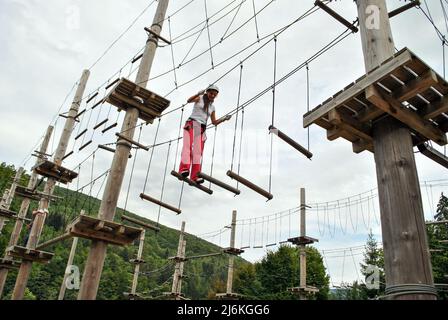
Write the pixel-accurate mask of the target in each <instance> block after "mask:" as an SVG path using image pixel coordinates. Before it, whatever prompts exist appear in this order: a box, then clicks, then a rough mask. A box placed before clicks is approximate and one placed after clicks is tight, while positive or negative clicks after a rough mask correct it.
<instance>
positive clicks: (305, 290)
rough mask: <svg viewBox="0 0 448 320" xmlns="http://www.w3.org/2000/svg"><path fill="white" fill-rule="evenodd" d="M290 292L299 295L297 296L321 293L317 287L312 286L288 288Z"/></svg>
mask: <svg viewBox="0 0 448 320" xmlns="http://www.w3.org/2000/svg"><path fill="white" fill-rule="evenodd" d="M288 291H289V292H292V293H297V294H301V293H317V292H319V289H317V288H316V287H312V286H306V287H295V288H288Z"/></svg>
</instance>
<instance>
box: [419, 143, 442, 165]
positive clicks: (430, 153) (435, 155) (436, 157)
mask: <svg viewBox="0 0 448 320" xmlns="http://www.w3.org/2000/svg"><path fill="white" fill-rule="evenodd" d="M417 148H418V150H419V151H420V153H421V154H423V155H425V156H427V157H428V158H429V159H431V160H433V161H434V162H437V163H438V164H440V165H441V166H443V167H445V168H447V169H448V157H447V156H445V155H444V154H443V153H441V152H439V151H437V150H436V149H434V148H432V147H431V146H429V145H427V144H426V143H422V144H419V145H418V146H417Z"/></svg>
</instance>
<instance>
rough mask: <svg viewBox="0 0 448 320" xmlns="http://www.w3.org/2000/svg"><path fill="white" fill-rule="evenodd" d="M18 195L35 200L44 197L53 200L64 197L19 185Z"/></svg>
mask: <svg viewBox="0 0 448 320" xmlns="http://www.w3.org/2000/svg"><path fill="white" fill-rule="evenodd" d="M15 195H16V196H18V197H21V198H27V199H31V200H35V201H40V199H42V198H46V199H49V200H51V201H56V200H61V199H62V197H57V196H54V195H49V194H45V193H43V192H39V191H37V190H32V189H29V188H27V187H24V186H17V187H16V193H15Z"/></svg>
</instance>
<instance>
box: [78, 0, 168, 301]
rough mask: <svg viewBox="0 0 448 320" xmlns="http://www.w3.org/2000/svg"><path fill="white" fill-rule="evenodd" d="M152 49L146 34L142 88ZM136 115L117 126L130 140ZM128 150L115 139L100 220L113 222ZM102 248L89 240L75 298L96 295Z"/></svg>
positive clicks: (155, 27) (162, 6) (157, 22)
mask: <svg viewBox="0 0 448 320" xmlns="http://www.w3.org/2000/svg"><path fill="white" fill-rule="evenodd" d="M168 2H169V1H168V0H160V1H159V3H158V6H157V11H156V13H155V16H154V20H153V24H152V26H151V30H152V31H153V32H154V33H156V34H160V32H161V31H162V25H163V21H164V20H165V14H166V10H167V8H168ZM156 49H157V38H155V37H154V36H153V35H149V38H148V41H147V43H146V47H145V51H144V52H143V57H142V61H141V63H140V67H139V71H138V73H137V78H136V83H137V85H139V86H141V87H146V84H147V82H148V79H149V74H150V71H151V67H152V62H153V60H154V56H155V52H156ZM138 116H139V111H138V110H137V109H136V108H128V109H127V110H126V115H125V118H124V122H123V125H122V128H121V133H122V136H124V137H125V138H127V139H131V140H132V139H133V137H134V132H135V126H136V125H137V120H138ZM130 151H131V146H130V145H129V143H128V142H126V141H125V140H124V139H122V138H118V142H117V148H116V151H115V154H114V159H113V161H112V166H111V169H110V174H109V176H108V178H107V183H106V187H105V190H104V194H103V198H102V201H101V206H100V210H99V213H98V217H99V218H100V219H104V220H110V221H113V219H114V216H115V210H116V208H117V202H118V197H119V195H120V190H121V185H122V183H123V178H124V174H125V171H126V166H127V163H128V157H129V153H130ZM106 250H107V243H106V242H103V241H92V246H91V248H90V252H89V256H88V258H87V262H86V268H85V269H84V275H83V278H82V282H81V288H80V291H79V295H78V299H80V300H94V299H95V298H96V295H97V292H98V286H99V282H100V278H101V272H102V271H103V265H104V259H105V257H106Z"/></svg>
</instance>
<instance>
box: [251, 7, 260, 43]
mask: <svg viewBox="0 0 448 320" xmlns="http://www.w3.org/2000/svg"><path fill="white" fill-rule="evenodd" d="M252 7H253V9H254V20H255V30H256V32H257V40H258V41H260V35H259V34H258V22H257V14H256V10H255V1H254V0H252Z"/></svg>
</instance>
